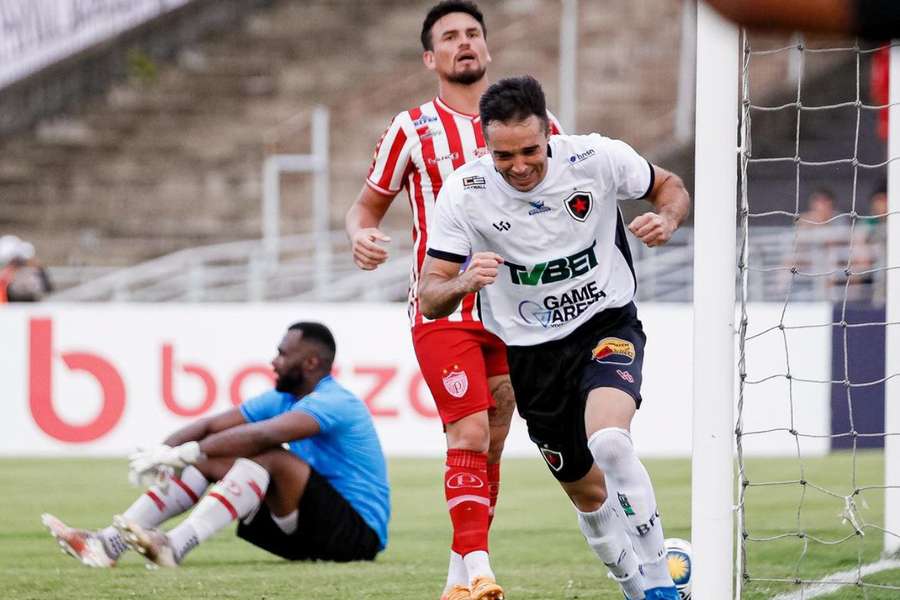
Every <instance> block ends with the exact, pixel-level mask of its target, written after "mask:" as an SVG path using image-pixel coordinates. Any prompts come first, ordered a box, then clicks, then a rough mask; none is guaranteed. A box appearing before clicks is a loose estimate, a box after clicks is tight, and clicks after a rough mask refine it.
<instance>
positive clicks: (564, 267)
mask: <svg viewBox="0 0 900 600" xmlns="http://www.w3.org/2000/svg"><path fill="white" fill-rule="evenodd" d="M596 245H597V240H594V242H593V243H592V244H591V245H590V246H588V247H587V248H585V249H584V250H579V251H578V252H576V253H575V254H572V255H570V256H566V257H564V258H554V259H553V260H550V261H547V262H542V263H538V264H536V265H534V266H533V267H530V268H529V267H526V266H525V265H517V264H516V263H514V262H509V261H506V262H504V263H503V264H504V265H506V267H507V268H508V269H509V276H510V277H511V278H512V282H513V284H514V285H540V284H547V283H557V282H560V281H565V280H566V279H572V278H573V277H579V276H581V275H585V274H587V273H590V272H591V271H592V270H593V269H594V268H596V266H597V255H596V254H595V253H594V247H595V246H596Z"/></svg>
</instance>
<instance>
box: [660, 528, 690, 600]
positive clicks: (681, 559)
mask: <svg viewBox="0 0 900 600" xmlns="http://www.w3.org/2000/svg"><path fill="white" fill-rule="evenodd" d="M666 559H667V560H668V561H669V575H671V576H672V581H674V582H675V589H677V590H678V596H679V597H680V598H681V600H691V574H692V573H693V561H692V559H691V543H690V542H688V541H687V540H682V539H680V538H668V539H667V540H666Z"/></svg>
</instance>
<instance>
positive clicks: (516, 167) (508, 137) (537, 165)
mask: <svg viewBox="0 0 900 600" xmlns="http://www.w3.org/2000/svg"><path fill="white" fill-rule="evenodd" d="M485 138H486V141H487V147H488V150H489V151H490V153H491V157H492V158H493V159H494V168H495V169H497V172H498V173H500V175H501V176H502V177H503V179H505V180H506V182H507V183H508V184H509V185H511V186H513V187H514V188H516V189H517V190H519V191H520V192H528V191H531V190H532V189H534V188H535V186H537V184H539V183H540V182H541V181H542V180H543V179H544V174H545V173H546V172H547V126H546V123H545V122H544V121H542V120H541V119H539V118H537V117H536V116H534V115H531V116H530V117H528V118H527V119H525V120H524V121H516V122H512V123H501V122H499V121H491V122H490V123H488V124H487V127H486V128H485Z"/></svg>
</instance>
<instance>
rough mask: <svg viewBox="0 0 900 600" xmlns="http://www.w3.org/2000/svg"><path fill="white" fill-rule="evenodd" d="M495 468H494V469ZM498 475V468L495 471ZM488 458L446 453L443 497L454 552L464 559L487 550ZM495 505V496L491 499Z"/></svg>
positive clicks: (458, 451)
mask: <svg viewBox="0 0 900 600" xmlns="http://www.w3.org/2000/svg"><path fill="white" fill-rule="evenodd" d="M494 466H496V465H494ZM497 473H498V474H499V467H498V469H497ZM491 481H492V480H491V479H490V478H489V476H488V464H487V454H486V453H484V452H472V451H470V450H456V449H450V450H447V469H446V472H445V474H444V495H445V496H446V498H447V510H448V511H449V512H450V521H451V522H452V523H453V546H452V549H453V551H454V552H456V553H457V554H459V555H460V556H465V555H466V554H469V553H470V552H475V551H476V550H483V551H485V552H487V549H488V523H489V517H488V512H489V510H490V508H491V506H492V500H491V496H492V495H491V494H490V491H489V490H490V487H489V483H490V482H491ZM494 502H496V496H494Z"/></svg>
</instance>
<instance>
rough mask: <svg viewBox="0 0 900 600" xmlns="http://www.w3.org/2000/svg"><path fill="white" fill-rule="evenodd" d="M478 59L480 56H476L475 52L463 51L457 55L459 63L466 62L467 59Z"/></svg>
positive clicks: (472, 60)
mask: <svg viewBox="0 0 900 600" xmlns="http://www.w3.org/2000/svg"><path fill="white" fill-rule="evenodd" d="M477 59H478V57H477V56H475V53H474V52H463V53H462V54H460V55H459V56H457V57H456V62H458V63H461V62H466V61H471V62H474V61H475V60H477Z"/></svg>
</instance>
